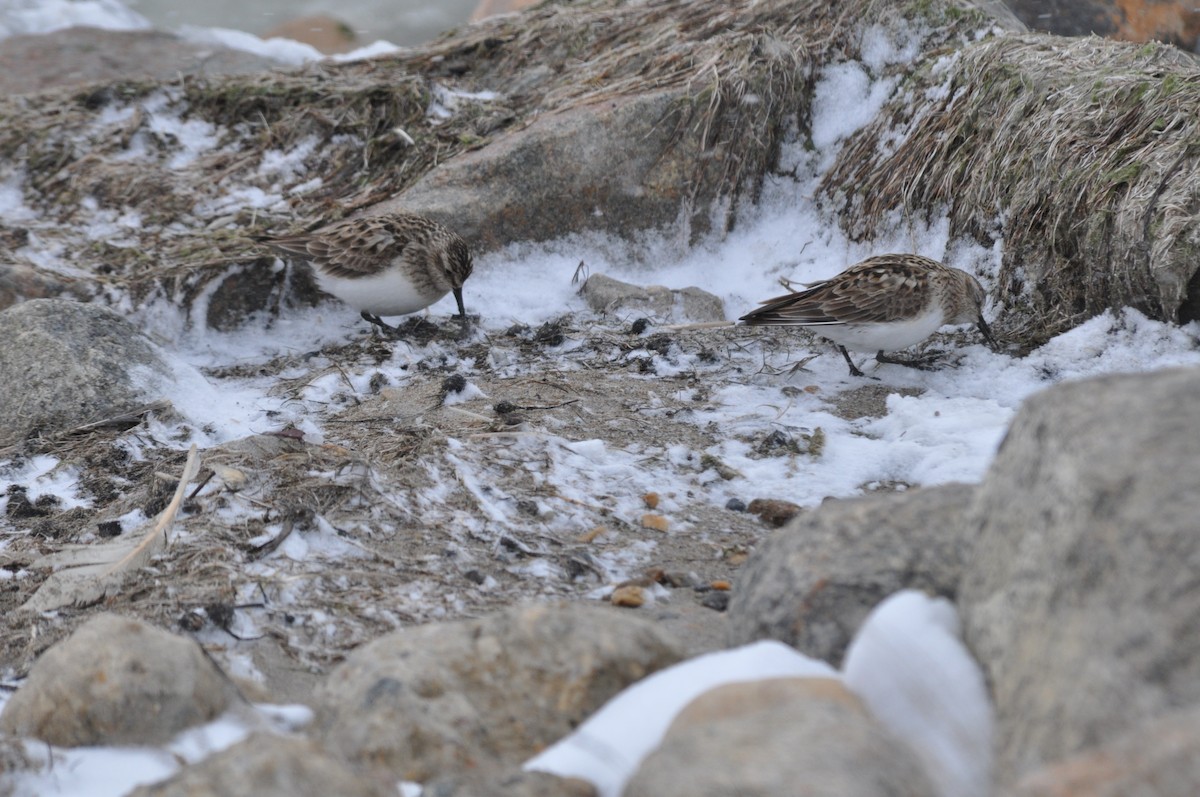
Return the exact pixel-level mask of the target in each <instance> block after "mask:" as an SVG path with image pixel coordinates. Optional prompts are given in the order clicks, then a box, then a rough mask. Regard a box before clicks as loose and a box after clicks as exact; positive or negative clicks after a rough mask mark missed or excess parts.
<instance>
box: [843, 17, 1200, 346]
mask: <svg viewBox="0 0 1200 797" xmlns="http://www.w3.org/2000/svg"><path fill="white" fill-rule="evenodd" d="M939 59H949V60H946V61H941V60H939ZM896 130H904V131H907V135H906V137H905V138H904V139H903V140H902V141H901V142H900V143H898V144H888V143H885V142H888V141H894V138H895V133H896ZM1197 142H1200V65H1198V64H1197V62H1196V61H1195V60H1194V59H1192V58H1190V57H1189V56H1187V55H1185V54H1184V53H1182V52H1180V51H1178V50H1176V49H1175V48H1173V47H1168V46H1164V45H1158V44H1150V45H1143V46H1135V45H1129V44H1120V43H1114V42H1110V41H1105V40H1102V39H1098V38H1087V39H1062V38H1057V37H1052V36H1041V35H1023V36H1010V37H1002V38H996V39H992V40H988V41H984V42H981V43H979V44H975V45H971V46H968V47H965V48H963V49H962V50H961V51H959V53H957V54H950V53H946V52H943V53H934V54H932V55H930V56H929V57H928V58H927V59H926V61H925V62H924V64H922V65H921V66H920V68H919V69H918V71H917V72H916V73H915V74H914V75H913V77H912V79H911V80H910V81H909V83H908V84H907V86H906V89H905V90H904V91H902V92H900V94H899V96H897V98H896V99H894V100H893V102H892V103H891V105H890V107H889V108H888V109H887V110H885V112H884V113H883V114H881V115H880V117H879V119H878V120H877V121H876V122H875V123H873V124H872V125H870V126H869V127H868V128H866V129H864V130H863V131H861V132H860V133H859V134H858V135H857V136H856V137H855V138H854V139H853V140H852V141H851V142H850V143H849V145H848V146H847V147H846V149H845V150H844V151H843V152H842V155H841V157H840V159H839V161H838V163H837V165H836V167H835V168H834V169H832V170H831V171H830V173H829V174H828V175H827V176H826V178H825V180H824V183H823V185H822V190H823V192H824V193H825V195H826V196H827V197H828V198H829V199H830V200H831V201H833V202H835V203H837V204H838V206H839V207H840V208H841V209H842V210H843V211H844V213H843V214H842V219H843V224H844V226H845V228H846V229H847V230H848V231H849V232H850V233H851V234H852V235H853V236H854V237H855V238H859V239H862V238H867V237H870V235H871V231H872V230H874V229H875V228H876V227H877V226H878V225H880V224H881V223H882V222H884V221H885V219H887V218H889V217H891V216H893V215H894V214H895V213H896V212H897V211H899V212H902V213H903V214H905V215H906V216H908V217H922V216H925V215H926V214H929V213H933V212H935V210H936V209H939V208H947V207H948V208H949V210H950V219H951V235H952V236H953V235H959V234H968V235H971V236H974V237H975V238H976V239H977V240H980V241H982V242H985V243H990V242H992V241H993V240H995V238H996V236H997V235H998V234H1002V235H1003V237H1004V240H1005V245H1006V250H1005V252H1004V256H1003V264H1002V268H1001V270H1000V274H999V278H998V279H997V282H996V287H995V299H996V300H997V302H998V303H1000V304H1002V305H1003V306H1005V307H1006V308H1010V310H1011V312H1010V315H1009V317H1008V318H1007V319H1005V323H1004V326H1005V327H1006V328H1005V329H1004V332H1005V334H1006V336H1008V337H1010V338H1013V339H1015V340H1019V341H1021V342H1024V343H1026V344H1036V343H1038V342H1041V341H1044V340H1046V339H1048V338H1050V337H1052V336H1054V335H1055V334H1058V333H1059V332H1062V331H1065V330H1066V329H1069V328H1071V327H1073V326H1075V325H1077V324H1078V323H1080V322H1081V321H1083V320H1085V319H1087V318H1090V317H1091V316H1094V315H1096V314H1097V313H1100V312H1102V311H1104V310H1106V309H1108V308H1119V307H1125V306H1130V307H1135V308H1137V309H1138V310H1141V311H1142V312H1144V313H1146V314H1147V315H1149V316H1151V317H1153V318H1157V319H1162V320H1170V321H1178V322H1181V323H1182V322H1187V321H1190V320H1193V319H1195V318H1198V317H1200V313H1198V312H1197V304H1196V303H1197V302H1198V301H1200V285H1196V284H1195V275H1196V274H1197V273H1198V272H1197V264H1198V263H1200V259H1198V255H1200V145H1198V144H1197Z"/></svg>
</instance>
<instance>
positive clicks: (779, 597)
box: [729, 484, 975, 665]
mask: <svg viewBox="0 0 1200 797" xmlns="http://www.w3.org/2000/svg"><path fill="white" fill-rule="evenodd" d="M974 490H975V488H974V487H971V486H968V485H962V484H952V485H945V486H941V487H931V488H927V489H923V490H911V491H909V492H905V493H897V494H889V495H878V496H868V497H865V498H858V499H853V500H846V501H827V502H826V503H824V504H822V505H821V506H820V507H819V508H817V509H815V510H813V511H811V512H806V513H803V514H801V515H799V516H798V517H797V518H796V519H795V520H793V521H792V522H791V523H790V524H789V525H788V526H787V527H786V528H784V529H782V530H780V531H778V532H776V533H775V534H773V535H772V536H771V537H769V538H768V539H766V540H765V541H763V542H762V543H761V544H759V545H758V546H757V547H756V548H755V550H754V553H753V554H752V555H751V557H750V559H749V561H748V562H747V563H746V566H745V568H744V569H743V571H742V573H741V575H740V576H739V578H738V581H737V589H736V591H735V592H734V594H733V600H732V602H731V603H730V606H729V629H730V631H729V641H730V643H731V644H733V645H742V644H746V643H748V642H752V641H754V640H756V639H763V638H770V639H778V640H780V641H781V642H786V643H788V644H789V645H792V646H793V647H795V648H797V649H798V650H800V651H801V652H803V653H806V654H808V655H810V656H813V657H816V658H819V659H824V660H825V661H828V662H830V663H832V664H834V665H837V664H838V663H840V662H841V659H842V655H843V654H844V653H845V651H846V646H847V645H848V644H850V640H851V638H852V637H853V636H854V633H855V631H857V630H858V628H859V626H860V625H862V622H863V620H864V619H866V616H867V614H869V613H870V611H871V609H873V608H874V607H875V606H876V605H877V604H879V602H880V601H882V600H883V599H884V598H886V597H887V596H888V595H891V594H892V593H894V592H898V591H900V590H902V589H921V590H925V591H927V592H930V593H933V594H936V595H945V596H948V597H953V596H954V595H955V594H956V593H957V591H958V583H959V579H960V578H961V576H962V568H963V558H964V555H965V553H966V551H968V550H969V547H970V540H969V539H968V537H967V535H966V534H965V528H966V527H965V525H964V523H963V517H964V514H965V512H966V510H967V507H968V506H969V505H970V502H971V499H972V498H973V496H974Z"/></svg>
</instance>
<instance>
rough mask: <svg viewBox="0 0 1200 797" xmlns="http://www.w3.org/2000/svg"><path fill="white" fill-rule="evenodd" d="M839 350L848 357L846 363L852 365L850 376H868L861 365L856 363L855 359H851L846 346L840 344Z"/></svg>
mask: <svg viewBox="0 0 1200 797" xmlns="http://www.w3.org/2000/svg"><path fill="white" fill-rule="evenodd" d="M838 351H840V352H841V353H842V356H843V357H845V358H846V365H848V366H850V376H866V374H864V373H863V372H862V371H861V370H860V369H859V367H858V366H857V365H855V364H854V360H851V359H850V352H848V351H846V347H845V346H842V345H840V344H839V345H838Z"/></svg>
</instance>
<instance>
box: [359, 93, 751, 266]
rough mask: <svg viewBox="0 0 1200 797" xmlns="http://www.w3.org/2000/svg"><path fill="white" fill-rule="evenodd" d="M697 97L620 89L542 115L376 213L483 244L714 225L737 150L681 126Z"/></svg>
mask: <svg viewBox="0 0 1200 797" xmlns="http://www.w3.org/2000/svg"><path fill="white" fill-rule="evenodd" d="M693 101H694V100H693V98H692V97H691V96H690V93H689V92H688V91H685V90H682V89H680V90H675V91H662V92H656V93H648V94H636V95H632V96H629V95H627V96H618V95H614V97H613V99H612V100H609V101H605V102H596V103H590V104H586V105H578V106H576V107H573V108H570V109H569V110H565V111H563V112H561V113H554V114H545V115H543V116H539V117H537V118H536V119H534V121H533V122H532V123H531V124H530V125H529V126H528V127H525V128H523V129H521V130H518V131H515V132H512V133H509V134H507V135H504V136H502V137H500V138H499V139H497V140H495V141H493V142H492V143H490V144H488V145H487V146H486V147H483V148H482V149H479V150H476V151H474V152H469V153H464V154H462V155H459V156H458V157H456V158H454V159H453V160H450V161H448V162H446V163H443V164H441V165H440V166H438V167H437V168H435V169H433V170H432V171H430V172H428V173H427V174H426V175H425V176H424V177H422V178H421V179H420V180H419V181H418V182H417V183H416V184H415V185H414V186H413V187H412V188H410V189H408V190H407V191H405V192H404V193H403V194H401V195H400V196H398V197H396V198H395V199H390V200H387V201H385V202H382V203H380V204H378V205H376V206H374V207H373V208H372V209H371V210H370V212H371V213H373V214H374V213H385V212H390V211H394V210H405V211H408V212H413V213H420V214H422V215H425V216H429V217H431V218H434V219H437V220H438V221H441V222H442V223H444V224H447V225H448V226H450V227H451V228H452V229H454V230H455V231H456V232H457V233H458V234H459V235H461V236H463V238H465V239H467V240H468V241H469V242H470V243H471V244H472V246H474V247H477V248H478V249H481V250H490V249H496V248H499V247H501V246H504V245H506V244H508V243H512V242H514V241H543V240H550V239H553V238H558V237H560V236H562V235H565V234H567V233H572V232H582V231H586V230H602V231H609V232H614V233H619V234H622V235H631V234H633V233H634V232H635V231H638V230H646V229H661V228H667V227H670V226H672V225H678V224H680V223H682V224H683V225H684V229H685V230H687V231H691V232H695V233H700V232H704V231H707V230H708V229H709V228H710V226H711V216H712V208H711V207H710V204H709V203H710V202H712V200H714V199H715V198H716V196H717V192H718V190H719V189H720V174H721V171H722V164H723V163H724V162H725V159H726V158H727V157H729V155H728V153H725V152H722V151H710V150H706V149H705V148H704V146H703V141H702V140H701V136H700V131H698V130H694V129H690V128H688V129H686V130H685V131H684V133H683V134H682V135H681V134H680V132H679V130H678V127H679V124H678V123H679V121H680V119H681V118H682V115H683V114H685V113H686V109H687V108H688V107H689V105H690V103H691V102H693ZM681 175H687V181H686V185H685V183H684V182H681ZM681 192H690V193H691V194H692V198H691V199H690V200H685V198H684V197H683V196H681ZM689 205H693V206H692V207H689Z"/></svg>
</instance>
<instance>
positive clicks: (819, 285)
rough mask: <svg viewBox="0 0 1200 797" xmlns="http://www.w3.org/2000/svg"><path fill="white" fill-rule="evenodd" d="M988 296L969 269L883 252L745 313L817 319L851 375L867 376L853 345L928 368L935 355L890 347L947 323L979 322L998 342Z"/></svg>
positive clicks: (757, 320)
mask: <svg viewBox="0 0 1200 797" xmlns="http://www.w3.org/2000/svg"><path fill="white" fill-rule="evenodd" d="M983 300H984V292H983V287H982V286H980V284H979V282H978V281H977V280H976V279H975V278H974V277H972V276H971V275H970V274H968V273H967V272H965V271H961V270H959V269H957V268H950V267H949V266H944V265H942V264H941V263H939V262H937V261H936V260H931V259H929V258H928V257H922V256H920V255H908V254H900V255H878V256H876V257H870V258H867V259H866V260H864V261H862V262H861V263H857V264H855V265H853V266H851V267H850V268H848V269H846V270H845V271H843V272H842V273H841V274H838V275H837V276H836V277H831V278H830V279H827V280H822V281H820V282H814V283H812V284H811V285H809V286H808V287H807V288H806V289H805V290H802V291H797V292H795V293H789V294H787V295H786V296H777V297H775V298H774V299H768V300H767V301H765V302H763V303H762V304H763V306H762V307H760V308H758V309H757V310H755V311H754V312H752V313H747V314H746V315H744V316H742V317H741V318H740V319H739V320H740V321H742V322H743V323H745V324H752V325H775V326H779V325H788V326H790V325H795V326H804V327H813V328H814V331H815V332H817V334H819V335H821V336H822V337H824V338H827V339H828V340H831V341H833V343H834V344H836V345H837V347H838V350H839V351H841V353H842V356H843V357H845V358H846V364H847V365H849V366H850V374H851V375H852V376H863V372H862V371H861V370H859V368H858V366H856V365H855V364H854V361H853V360H851V359H850V353H849V352H848V351H846V349H847V348H851V349H855V350H857V351H873V352H876V355H875V359H876V360H878V361H879V362H881V363H892V364H895V365H907V366H910V367H913V368H923V369H929V368H931V367H932V366H931V360H932V358H930V357H924V358H920V359H915V360H901V359H895V358H892V357H887V356H885V355H884V352H888V351H897V350H899V349H906V348H908V347H909V346H912V345H914V344H916V343H920V342H921V341H923V340H925V339H926V338H927V337H929V336H930V335H932V334H933V333H934V332H936V331H937V330H938V329H939V328H940V327H942V326H944V325H946V324H968V323H974V324H978V325H979V331H980V333H981V334H982V335H983V338H984V340H986V341H987V343H988V344H989V345H995V344H994V341H993V340H992V335H991V331H990V330H989V329H988V326H987V322H985V321H984V320H983ZM935 356H936V355H935Z"/></svg>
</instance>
